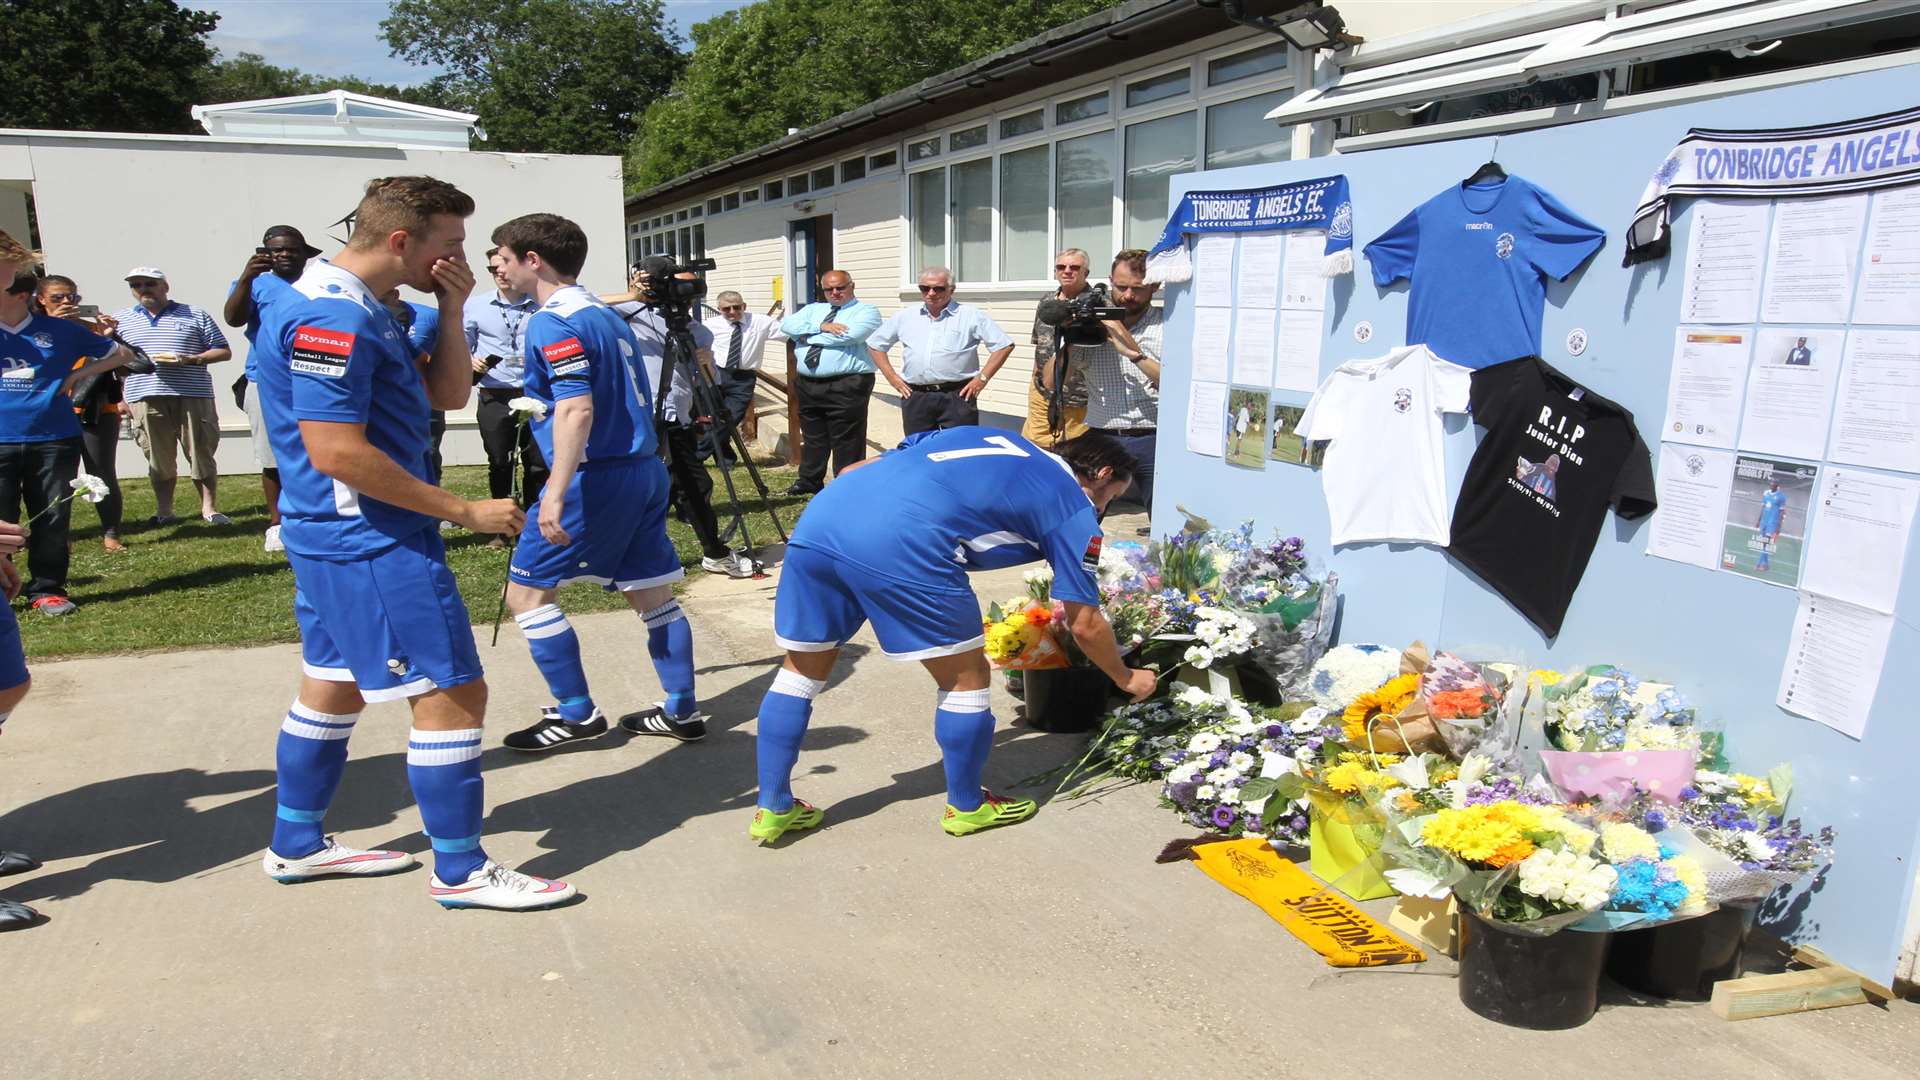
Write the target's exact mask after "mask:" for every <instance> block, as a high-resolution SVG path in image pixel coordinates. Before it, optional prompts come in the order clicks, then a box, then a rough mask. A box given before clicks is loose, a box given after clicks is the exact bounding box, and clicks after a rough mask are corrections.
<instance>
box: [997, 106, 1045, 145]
mask: <svg viewBox="0 0 1920 1080" xmlns="http://www.w3.org/2000/svg"><path fill="white" fill-rule="evenodd" d="M1046 126H1047V115H1046V113H1045V112H1043V111H1041V110H1039V109H1035V110H1033V111H1032V112H1030V113H1021V114H1020V115H1019V116H1009V117H1007V118H1006V119H1005V120H1002V121H1000V137H1001V138H1003V139H1016V138H1019V137H1020V136H1022V135H1031V134H1033V133H1034V132H1036V131H1039V130H1040V129H1041V128H1043V127H1046Z"/></svg>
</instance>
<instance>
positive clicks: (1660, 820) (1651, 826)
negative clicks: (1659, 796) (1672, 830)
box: [1647, 809, 1667, 832]
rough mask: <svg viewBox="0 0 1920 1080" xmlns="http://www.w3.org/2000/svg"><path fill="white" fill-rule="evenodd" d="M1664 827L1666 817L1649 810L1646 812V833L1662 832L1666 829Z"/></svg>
mask: <svg viewBox="0 0 1920 1080" xmlns="http://www.w3.org/2000/svg"><path fill="white" fill-rule="evenodd" d="M1666 827H1667V815H1665V814H1663V813H1661V812H1660V811H1658V810H1654V809H1649V810H1648V811H1647V831H1648V832H1662V831H1664V830H1665V829H1666Z"/></svg>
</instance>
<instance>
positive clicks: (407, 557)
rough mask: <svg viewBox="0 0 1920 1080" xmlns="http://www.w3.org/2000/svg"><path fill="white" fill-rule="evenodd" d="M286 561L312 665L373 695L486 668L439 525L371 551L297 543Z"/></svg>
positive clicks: (387, 696)
mask: <svg viewBox="0 0 1920 1080" xmlns="http://www.w3.org/2000/svg"><path fill="white" fill-rule="evenodd" d="M287 561H288V562H290V563H292V564H293V581H294V590H293V614H294V617H295V619H297V620H298V622H299V624H300V661H301V668H302V670H304V671H305V672H306V673H307V674H308V675H310V676H312V677H313V678H316V679H325V680H327V681H328V682H350V683H354V684H355V685H357V686H359V688H360V696H361V697H363V698H365V699H367V700H368V701H392V700H394V699H396V698H406V697H413V696H414V695H416V694H424V693H427V692H428V691H430V690H433V689H435V688H436V687H439V688H445V687H450V686H458V685H460V684H461V683H467V682H472V681H473V680H475V679H478V678H479V677H480V674H481V671H480V653H479V650H478V649H476V648H475V647H474V644H473V626H472V625H471V623H470V621H469V620H468V618H467V605H466V603H465V602H464V601H462V600H461V599H460V589H459V587H458V586H456V585H455V584H454V581H453V571H451V570H449V569H447V552H446V547H445V546H444V545H443V544H442V543H441V541H440V533H439V531H438V530H436V529H422V530H420V531H419V532H416V533H414V534H413V535H411V536H409V537H407V538H406V539H404V540H401V541H400V542H399V543H397V544H395V545H394V546H392V547H390V548H388V549H387V550H385V551H382V552H381V553H379V554H378V555H374V556H371V557H369V558H364V559H351V560H344V561H342V560H332V559H313V558H308V557H306V556H304V555H296V554H294V553H293V552H291V551H289V552H287Z"/></svg>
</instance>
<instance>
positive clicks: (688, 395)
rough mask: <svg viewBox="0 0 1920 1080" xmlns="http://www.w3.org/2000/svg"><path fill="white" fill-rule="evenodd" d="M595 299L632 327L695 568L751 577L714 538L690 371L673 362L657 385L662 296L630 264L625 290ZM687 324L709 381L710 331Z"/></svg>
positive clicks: (739, 557) (741, 559)
mask: <svg viewBox="0 0 1920 1080" xmlns="http://www.w3.org/2000/svg"><path fill="white" fill-rule="evenodd" d="M660 261H661V262H664V261H665V260H660ZM675 276H676V277H678V278H680V279H681V280H689V281H690V280H696V279H697V278H698V275H696V274H692V273H682V274H677V275H675ZM600 299H601V300H603V301H605V302H607V303H609V304H612V305H613V310H614V312H615V313H616V314H618V315H619V316H620V317H621V318H623V319H625V320H627V325H628V326H630V327H632V328H633V337H634V340H635V342H637V343H638V344H639V346H640V362H641V364H642V365H643V368H644V370H645V372H646V376H647V386H648V388H649V389H651V390H652V391H653V393H654V396H655V399H656V402H657V403H658V408H657V411H656V415H658V416H659V418H660V431H659V434H660V445H661V446H662V447H664V448H665V449H666V455H667V474H668V475H669V476H670V477H671V478H672V480H673V491H674V500H675V502H676V503H677V504H678V506H679V509H680V513H681V516H682V518H683V519H684V520H685V521H686V523H687V524H688V525H691V526H693V535H694V536H695V537H696V538H698V539H699V541H700V556H701V558H700V568H701V569H702V570H705V571H707V572H708V573H710V574H725V575H727V576H728V577H734V578H750V577H752V576H753V560H751V559H749V558H747V556H745V555H743V554H740V553H738V552H735V551H734V550H732V549H731V548H729V547H727V545H726V542H725V541H723V540H721V539H720V523H719V522H718V521H717V520H716V519H715V518H714V515H713V477H712V476H710V475H709V474H708V473H707V469H706V466H704V465H702V464H701V463H700V426H699V421H700V420H701V419H706V420H708V421H711V420H712V419H713V418H712V417H705V418H701V417H696V416H695V415H694V407H693V374H692V373H691V372H689V371H687V370H686V369H685V368H683V367H678V366H676V367H675V368H674V371H673V377H672V385H670V386H667V387H662V386H661V385H660V372H661V369H662V368H663V367H664V366H665V365H666V355H667V334H668V329H669V328H668V326H667V320H666V316H665V314H664V313H663V312H662V311H661V304H660V301H661V299H663V297H662V296H661V295H660V294H659V293H658V292H656V290H655V283H654V281H653V277H652V274H651V273H649V272H648V271H647V270H645V269H642V268H641V267H639V266H636V267H634V269H633V274H632V276H631V277H630V278H629V279H628V282H627V291H626V292H624V293H610V294H607V295H605V296H602V297H601V298H600ZM696 303H697V302H696ZM687 329H688V333H689V335H690V336H691V337H692V338H693V348H694V362H695V363H697V364H699V365H700V367H701V368H702V369H703V370H704V371H705V372H706V373H707V379H708V381H709V383H712V382H714V381H715V380H714V377H713V376H714V372H713V332H712V331H711V330H708V329H707V328H706V327H705V326H704V325H702V324H701V323H699V322H691V323H690V324H689V326H688V328H687ZM650 404H652V403H650Z"/></svg>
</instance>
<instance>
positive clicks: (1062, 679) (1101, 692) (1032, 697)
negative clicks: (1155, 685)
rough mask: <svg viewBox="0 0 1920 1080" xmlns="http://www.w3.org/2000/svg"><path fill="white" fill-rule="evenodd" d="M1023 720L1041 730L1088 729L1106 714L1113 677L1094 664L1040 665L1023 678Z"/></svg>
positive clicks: (1076, 730)
mask: <svg viewBox="0 0 1920 1080" xmlns="http://www.w3.org/2000/svg"><path fill="white" fill-rule="evenodd" d="M1023 681H1024V682H1025V683H1026V684H1027V685H1026V690H1027V696H1026V703H1027V723H1028V724H1029V725H1031V726H1033V727H1035V728H1038V729H1040V730H1041V731H1052V732H1057V733H1060V734H1070V733H1073V732H1078V731H1092V730H1093V729H1094V727H1095V726H1096V725H1097V724H1099V723H1100V718H1101V717H1102V716H1104V715H1106V711H1107V695H1108V694H1109V693H1111V692H1112V690H1113V680H1112V679H1109V678H1107V673H1106V672H1104V671H1101V670H1100V669H1099V668H1096V667H1067V668H1044V669H1041V670H1039V671H1029V672H1027V673H1026V679H1025V680H1023Z"/></svg>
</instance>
